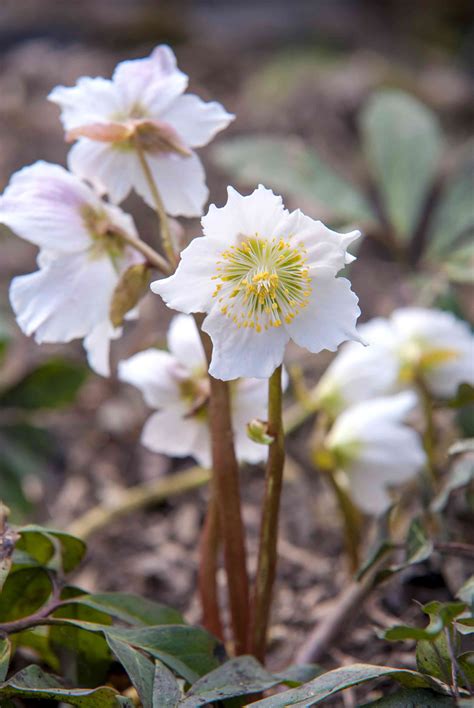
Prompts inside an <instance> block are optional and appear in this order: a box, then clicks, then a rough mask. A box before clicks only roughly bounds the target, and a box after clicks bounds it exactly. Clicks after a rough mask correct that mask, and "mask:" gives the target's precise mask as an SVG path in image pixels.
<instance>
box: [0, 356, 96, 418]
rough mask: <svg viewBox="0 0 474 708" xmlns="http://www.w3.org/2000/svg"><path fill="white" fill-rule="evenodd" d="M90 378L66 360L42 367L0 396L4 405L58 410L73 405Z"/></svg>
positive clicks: (52, 361)
mask: <svg viewBox="0 0 474 708" xmlns="http://www.w3.org/2000/svg"><path fill="white" fill-rule="evenodd" d="M86 375H87V369H86V368H85V367H83V366H79V365H78V364H73V363H72V362H70V361H66V360H64V359H50V360H49V361H46V362H45V363H44V364H40V366H38V367H37V368H36V369H34V371H32V372H30V373H29V374H27V375H26V376H25V377H24V378H23V379H22V380H21V381H19V382H18V383H16V384H15V385H14V386H12V387H11V388H9V389H7V390H6V391H3V392H2V394H1V395H0V405H1V406H11V407H14V408H25V409H27V410H35V409H37V408H59V407H60V406H64V405H67V404H68V403H72V402H73V401H74V399H75V397H76V394H77V392H78V391H79V388H80V387H81V386H82V384H83V382H84V380H85V378H86Z"/></svg>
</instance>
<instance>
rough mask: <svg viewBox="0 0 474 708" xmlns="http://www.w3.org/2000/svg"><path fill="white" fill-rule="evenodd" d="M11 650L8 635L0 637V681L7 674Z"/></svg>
mask: <svg viewBox="0 0 474 708" xmlns="http://www.w3.org/2000/svg"><path fill="white" fill-rule="evenodd" d="M11 651H12V647H11V644H10V640H9V639H8V637H0V683H1V682H2V681H5V678H6V676H7V672H8V667H9V666H10V656H11Z"/></svg>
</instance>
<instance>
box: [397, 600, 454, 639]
mask: <svg viewBox="0 0 474 708" xmlns="http://www.w3.org/2000/svg"><path fill="white" fill-rule="evenodd" d="M465 609H466V605H465V603H464V602H446V603H440V602H429V603H428V604H427V605H425V606H424V607H423V612H426V614H427V615H429V617H430V622H429V624H428V626H427V627H425V629H421V628H419V627H409V626H407V625H398V626H396V627H391V628H390V629H388V630H387V631H386V632H385V633H384V635H383V636H384V638H385V639H389V640H391V641H403V640H405V639H416V640H420V639H426V640H433V639H436V637H438V635H439V634H440V633H441V632H442V631H443V629H444V628H445V627H447V626H449V625H450V624H451V623H452V622H453V620H454V619H455V618H456V617H458V616H459V615H460V614H462V613H463V612H464V611H465Z"/></svg>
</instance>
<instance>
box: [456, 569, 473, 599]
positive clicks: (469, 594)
mask: <svg viewBox="0 0 474 708" xmlns="http://www.w3.org/2000/svg"><path fill="white" fill-rule="evenodd" d="M456 597H458V598H459V599H460V600H461V601H462V602H465V603H466V605H469V607H474V575H471V577H470V578H468V579H467V580H466V582H465V583H464V585H462V586H461V587H460V588H459V590H458V591H457V593H456Z"/></svg>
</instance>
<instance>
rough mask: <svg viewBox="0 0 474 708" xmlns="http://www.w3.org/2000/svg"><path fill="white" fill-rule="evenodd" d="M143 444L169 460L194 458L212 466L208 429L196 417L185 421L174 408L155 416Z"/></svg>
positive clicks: (148, 423)
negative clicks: (173, 458) (168, 457)
mask: <svg viewBox="0 0 474 708" xmlns="http://www.w3.org/2000/svg"><path fill="white" fill-rule="evenodd" d="M141 441H142V444H143V445H145V447H147V448H148V449H149V450H152V451H153V452H160V453H162V454H163V455H168V456H170V457H188V456H192V457H195V458H196V459H197V460H198V462H199V463H200V464H201V465H202V466H204V467H210V464H211V455H210V440H209V433H208V431H207V426H205V425H204V424H203V423H201V422H200V421H198V420H196V419H195V418H184V417H183V416H182V413H181V411H179V410H176V409H175V408H173V407H169V408H167V409H166V410H163V411H159V412H158V413H153V415H151V416H150V417H149V418H148V420H147V421H146V423H145V426H144V428H143V432H142V437H141Z"/></svg>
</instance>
